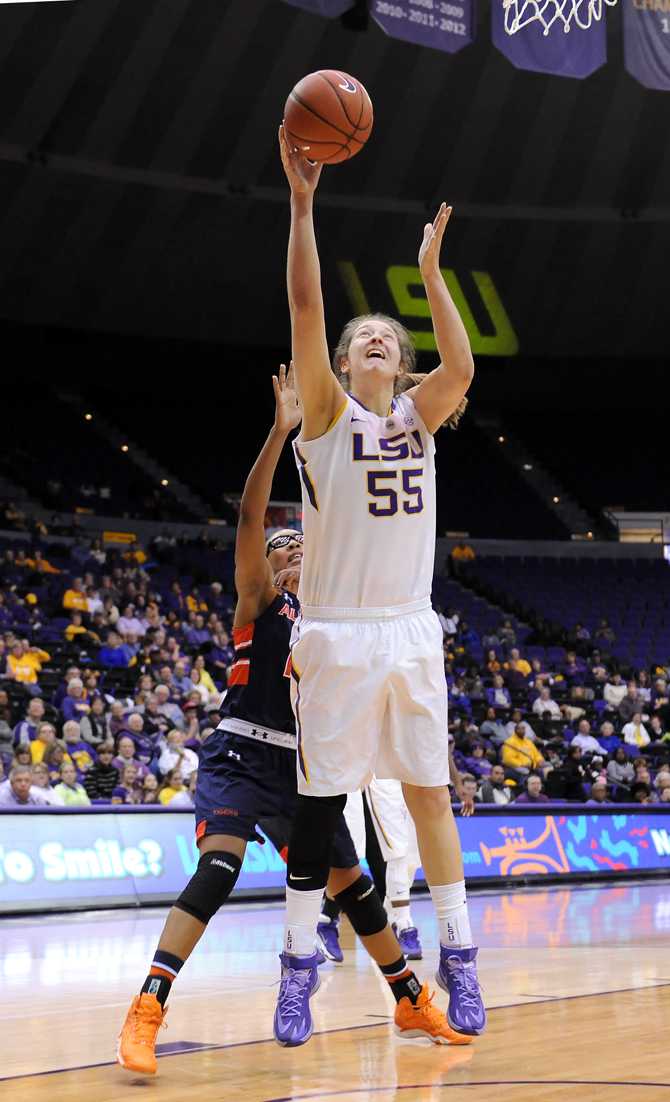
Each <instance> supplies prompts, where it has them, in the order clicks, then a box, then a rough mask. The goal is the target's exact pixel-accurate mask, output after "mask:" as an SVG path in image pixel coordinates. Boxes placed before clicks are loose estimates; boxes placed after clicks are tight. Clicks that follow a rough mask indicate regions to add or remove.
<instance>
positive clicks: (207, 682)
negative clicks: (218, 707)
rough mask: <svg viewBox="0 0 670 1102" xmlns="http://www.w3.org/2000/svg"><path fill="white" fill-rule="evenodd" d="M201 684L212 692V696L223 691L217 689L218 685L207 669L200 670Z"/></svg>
mask: <svg viewBox="0 0 670 1102" xmlns="http://www.w3.org/2000/svg"><path fill="white" fill-rule="evenodd" d="M200 684H201V685H204V686H205V688H206V689H207V692H208V693H211V694H212V696H216V694H217V693H220V691H221V690H220V689H217V687H216V685H215V684H214V682H213V681H212V678H211V674H209V673H208V672H207V670H205V669H202V670H200Z"/></svg>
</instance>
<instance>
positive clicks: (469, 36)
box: [370, 0, 476, 54]
mask: <svg viewBox="0 0 670 1102" xmlns="http://www.w3.org/2000/svg"><path fill="white" fill-rule="evenodd" d="M370 15H371V16H372V18H373V19H374V21H375V23H378V24H379V26H380V27H381V28H382V30H383V31H385V32H386V34H388V35H389V36H390V37H391V38H401V39H402V40H403V42H414V43H415V45H417V46H428V47H429V48H430V49H433V50H443V51H445V52H446V53H448V54H455V53H458V51H459V50H462V49H463V47H464V46H469V45H470V43H471V42H473V41H474V37H475V25H476V24H475V0H372V2H371V4H370Z"/></svg>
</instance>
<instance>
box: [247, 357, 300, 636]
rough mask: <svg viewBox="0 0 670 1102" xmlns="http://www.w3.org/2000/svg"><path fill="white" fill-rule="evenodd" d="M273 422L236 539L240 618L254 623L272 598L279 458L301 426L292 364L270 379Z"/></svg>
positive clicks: (254, 471)
mask: <svg viewBox="0 0 670 1102" xmlns="http://www.w3.org/2000/svg"><path fill="white" fill-rule="evenodd" d="M272 386H273V388H274V393H275V419H274V423H273V425H272V428H271V429H270V433H269V435H268V438H267V440H266V441H265V443H264V444H263V447H262V449H261V452H260V455H259V456H258V459H257V460H256V462H255V463H254V465H253V467H252V468H251V471H250V473H249V477H248V478H247V481H246V483H245V485H244V491H243V493H242V500H241V501H240V516H239V520H238V522H237V536H236V538H235V588H236V589H237V595H238V602H239V605H242V606H243V607H242V608H239V607H238V611H239V615H240V618H241V619H242V620H244V621H247V620H255V619H256V617H257V616H259V615H260V613H261V612H263V611H264V610H265V609H266V608H267V606H268V605H269V604H270V602H271V601H272V599H273V597H274V595H275V586H274V579H273V576H272V570H271V569H270V564H269V562H268V560H267V556H266V554H265V514H266V512H267V508H268V504H269V502H270V495H271V493H272V479H273V478H274V473H275V471H276V469H277V463H278V462H279V456H280V455H281V453H282V449H283V447H284V444H285V443H286V439H287V437H288V435H289V433H290V432H291V431H292V429H295V428H297V427H298V425H299V424H300V416H301V411H300V404H299V402H298V394H297V391H296V386H295V377H294V371H293V364H292V363H291V364H290V365H289V369H288V371H287V370H286V365H285V364H282V365H281V367H280V368H279V375H273V376H272Z"/></svg>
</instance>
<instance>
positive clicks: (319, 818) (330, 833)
mask: <svg viewBox="0 0 670 1102" xmlns="http://www.w3.org/2000/svg"><path fill="white" fill-rule="evenodd" d="M346 802H347V797H346V796H298V803H297V808H296V814H295V818H294V820H293V828H292V830H291V839H290V841H289V846H288V861H287V865H288V876H287V878H286V883H287V884H288V886H289V888H294V889H296V890H297V891H312V890H316V889H317V888H325V886H326V881H327V880H328V871H329V869H330V851H331V848H332V844H333V837H334V835H335V831H336V829H337V826H338V823H339V821H340V816H341V815H342V812H343V810H344V805H345V804H346Z"/></svg>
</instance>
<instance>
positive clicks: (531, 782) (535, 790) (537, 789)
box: [514, 773, 549, 804]
mask: <svg viewBox="0 0 670 1102" xmlns="http://www.w3.org/2000/svg"><path fill="white" fill-rule="evenodd" d="M514 802H515V803H517V804H547V803H549V797H548V796H545V794H544V792H543V791H542V778H541V777H538V775H537V773H531V774H530V776H528V777H526V790H525V792H522V793H521V795H520V796H517V798H516V800H515V801H514Z"/></svg>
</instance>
